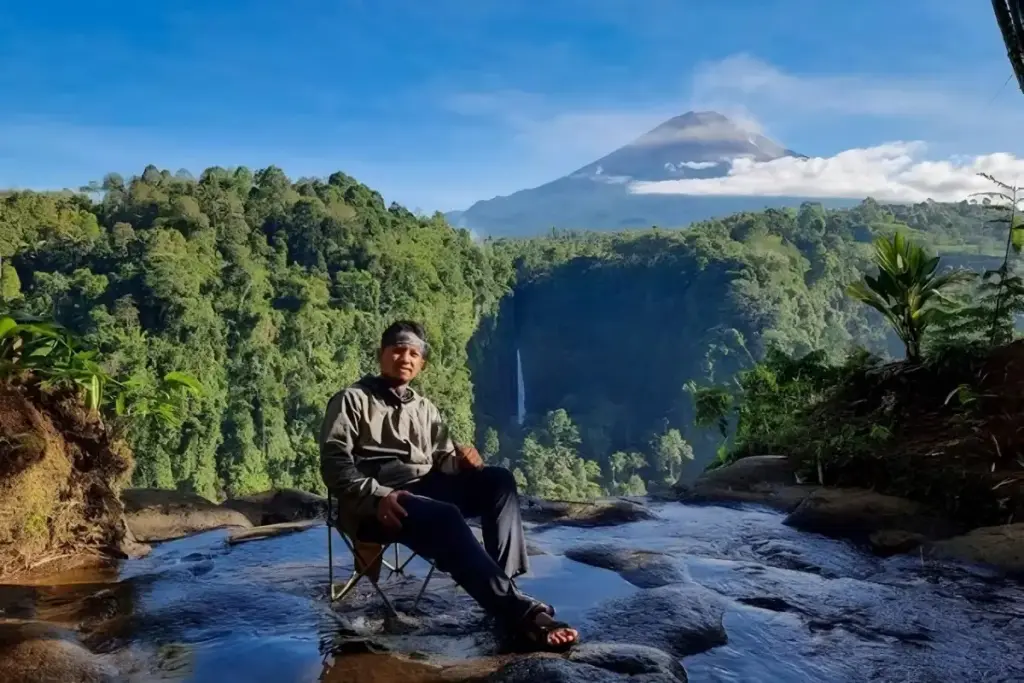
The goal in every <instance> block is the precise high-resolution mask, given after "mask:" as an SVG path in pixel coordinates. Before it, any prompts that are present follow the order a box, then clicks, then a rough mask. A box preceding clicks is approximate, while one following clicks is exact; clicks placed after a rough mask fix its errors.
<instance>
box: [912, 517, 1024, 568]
mask: <svg viewBox="0 0 1024 683" xmlns="http://www.w3.org/2000/svg"><path fill="white" fill-rule="evenodd" d="M928 552H929V555H931V556H932V557H938V558H944V559H953V560H961V561H964V562H973V563H979V564H987V565H990V566H992V567H996V568H997V569H1001V570H1002V571H1004V572H1007V573H1010V574H1024V523H1018V524H1004V525H1002V526H987V527H980V528H978V529H974V530H973V531H971V532H969V533H967V534H964V535H963V536H955V537H953V538H947V539H945V540H942V541H937V542H935V543H932V544H930V546H929V547H928Z"/></svg>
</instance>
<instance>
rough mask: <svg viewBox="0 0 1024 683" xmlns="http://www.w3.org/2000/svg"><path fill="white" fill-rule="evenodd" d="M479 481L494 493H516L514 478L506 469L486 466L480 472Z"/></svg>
mask: <svg viewBox="0 0 1024 683" xmlns="http://www.w3.org/2000/svg"><path fill="white" fill-rule="evenodd" d="M480 479H481V480H482V481H483V482H484V483H485V485H486V486H488V488H490V489H491V491H493V492H494V493H516V492H517V488H518V487H517V485H516V478H515V476H514V475H513V474H512V470H510V469H508V468H507V467H497V466H495V465H486V466H484V467H483V469H481V470H480Z"/></svg>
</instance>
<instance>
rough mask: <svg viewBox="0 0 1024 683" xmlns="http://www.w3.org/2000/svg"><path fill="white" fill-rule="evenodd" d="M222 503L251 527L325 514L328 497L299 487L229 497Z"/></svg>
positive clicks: (314, 517) (323, 516) (320, 516)
mask: <svg viewBox="0 0 1024 683" xmlns="http://www.w3.org/2000/svg"><path fill="white" fill-rule="evenodd" d="M223 506H224V507H226V508H230V509H232V510H237V511H238V512H241V513H242V514H243V515H245V516H246V517H247V518H248V519H249V521H250V522H252V524H253V526H264V525H268V524H282V523H284V522H298V521H302V520H308V519H325V518H326V517H327V498H325V497H324V496H318V495H317V494H315V493H309V492H308V491H299V490H298V489H272V490H270V491H263V492H262V493H254V494H252V495H250V496H240V497H238V498H230V499H228V500H226V501H224V503H223Z"/></svg>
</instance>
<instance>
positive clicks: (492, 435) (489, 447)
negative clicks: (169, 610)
mask: <svg viewBox="0 0 1024 683" xmlns="http://www.w3.org/2000/svg"><path fill="white" fill-rule="evenodd" d="M500 451H501V445H500V443H499V442H498V430H496V429H495V428H494V427H488V428H487V430H486V431H485V432H484V449H483V456H484V461H485V462H491V461H493V460H494V459H495V458H496V457H497V456H498V453H499V452H500Z"/></svg>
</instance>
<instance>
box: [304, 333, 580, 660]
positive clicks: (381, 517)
mask: <svg viewBox="0 0 1024 683" xmlns="http://www.w3.org/2000/svg"><path fill="white" fill-rule="evenodd" d="M428 355H429V346H428V345H427V342H426V335H425V334H424V331H423V328H422V326H420V325H419V324H418V323H414V322H409V321H399V322H396V323H394V324H392V325H391V326H390V327H388V329H387V330H385V331H384V334H383V335H382V336H381V343H380V357H379V360H380V375H378V376H367V377H364V378H362V379H361V380H359V381H358V382H356V383H355V384H353V385H352V386H350V387H348V388H347V389H344V390H342V391H341V392H339V393H337V394H336V395H335V396H334V397H333V398H332V399H331V401H330V403H329V404H328V406H327V412H326V415H325V417H324V422H323V426H322V427H321V430H320V471H321V474H322V476H323V478H324V482H325V483H326V484H327V487H328V488H329V489H330V490H331V491H332V492H333V493H334V495H335V496H337V498H338V500H339V520H340V522H341V524H342V525H343V527H344V528H346V529H349V530H351V532H352V535H354V536H355V537H356V538H357V539H359V540H360V541H367V542H372V543H391V542H396V541H397V542H398V543H401V544H402V545H404V546H406V547H407V548H410V549H411V550H412V551H414V552H416V553H418V554H419V555H421V556H423V557H426V558H428V559H431V560H433V561H434V562H435V564H436V565H437V568H438V569H440V570H441V571H444V572H447V573H448V574H449V575H450V576H451V577H452V579H453V580H454V581H455V582H456V583H458V584H459V585H460V586H462V588H463V589H464V590H465V591H466V592H467V593H469V595H470V596H471V597H472V598H473V599H474V600H476V601H477V603H479V604H480V606H481V607H483V608H484V610H485V611H487V612H488V613H489V614H491V615H493V616H494V617H495V618H496V619H497V620H498V621H499V623H501V624H502V625H503V626H505V627H506V628H509V629H511V630H512V632H513V634H514V635H518V636H521V637H522V638H524V639H525V640H526V641H527V643H528V644H529V645H531V646H533V647H537V648H544V649H564V648H567V647H571V646H572V645H574V644H575V643H576V642H577V640H578V639H579V634H578V633H577V632H576V631H575V630H574V629H572V628H570V627H569V626H568V625H567V624H563V623H561V622H556V621H555V620H554V619H553V618H552V617H553V615H554V610H553V609H552V608H551V607H549V606H548V605H545V604H543V603H541V602H538V601H536V600H533V599H531V598H529V597H527V596H525V595H523V594H522V593H520V592H519V590H518V589H517V588H516V586H515V584H514V583H513V579H514V578H516V577H517V576H520V575H521V574H524V573H525V572H526V571H527V568H528V559H527V552H526V539H525V536H524V533H523V526H522V521H521V519H520V516H519V494H518V491H517V490H516V482H515V478H514V477H513V476H512V473H511V472H509V471H508V470H507V469H505V468H502V467H487V466H484V464H483V462H482V460H481V459H480V455H479V454H478V453H477V451H476V449H475V448H473V447H472V446H466V447H458V446H456V445H455V444H454V443H453V442H452V440H451V438H450V437H449V434H448V429H447V427H446V426H445V424H444V422H443V420H442V419H441V416H440V414H439V412H438V410H437V407H435V406H434V404H433V403H431V402H430V401H429V400H428V399H427V398H425V397H423V396H421V395H419V394H418V393H417V392H415V391H413V389H412V388H410V387H409V383H410V382H412V381H413V380H414V379H415V378H416V376H417V375H419V373H420V371H421V370H422V369H423V366H424V364H425V363H426V361H427V358H428ZM470 517H480V518H481V526H482V529H483V537H484V545H483V547H481V545H480V543H479V542H477V540H476V537H475V536H474V535H473V532H472V530H471V529H470V528H469V525H468V524H466V518H470Z"/></svg>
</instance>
